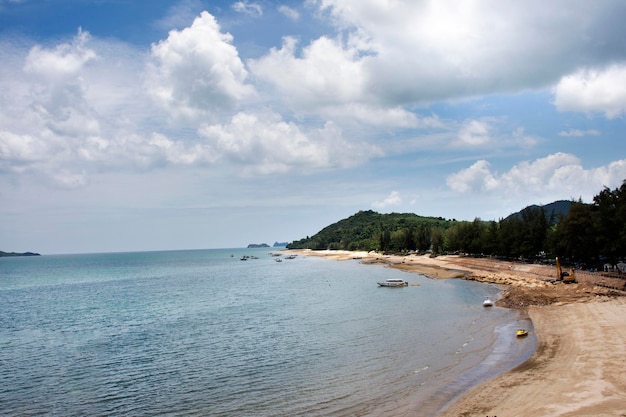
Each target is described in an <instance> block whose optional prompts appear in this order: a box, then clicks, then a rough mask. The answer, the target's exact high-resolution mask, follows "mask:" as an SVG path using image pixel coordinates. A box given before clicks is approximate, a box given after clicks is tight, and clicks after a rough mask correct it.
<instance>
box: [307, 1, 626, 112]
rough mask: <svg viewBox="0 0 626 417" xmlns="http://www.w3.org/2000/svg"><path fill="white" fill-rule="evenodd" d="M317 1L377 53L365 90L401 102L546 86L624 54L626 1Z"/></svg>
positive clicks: (354, 39)
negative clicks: (618, 52) (619, 52)
mask: <svg viewBox="0 0 626 417" xmlns="http://www.w3.org/2000/svg"><path fill="white" fill-rule="evenodd" d="M312 3H314V4H316V5H317V6H318V7H319V8H320V9H321V10H322V11H324V12H326V13H327V14H328V15H330V16H331V18H332V19H333V21H334V23H335V25H336V26H337V27H338V28H339V29H340V30H342V31H343V32H344V33H347V34H348V35H347V38H349V39H351V40H352V45H357V44H358V45H359V47H360V48H361V49H362V50H368V51H370V55H371V56H372V58H371V59H368V60H367V61H366V63H365V65H364V66H363V68H362V71H363V72H364V74H363V78H364V79H365V80H367V82H368V85H367V86H366V87H365V88H364V91H368V92H370V93H371V94H375V95H376V96H378V97H379V98H380V99H383V100H385V101H386V102H389V103H395V104H400V103H408V102H414V101H416V102H424V103H430V102H433V101H438V100H442V99H451V98H460V97H471V96H475V95H479V94H487V93H493V92H506V93H508V92H511V91H520V90H527V89H530V88H544V87H547V86H550V85H553V84H554V83H555V82H556V81H558V79H559V78H560V77H561V76H562V74H564V73H568V72H572V71H574V70H575V69H576V68H579V67H580V66H582V65H588V63H589V62H609V61H610V60H612V59H613V58H614V56H612V54H611V53H607V52H606V51H615V50H621V47H622V39H624V37H625V36H626V33H625V32H624V29H622V28H618V27H617V26H619V24H618V21H619V19H618V18H617V17H616V16H620V15H621V16H623V14H624V12H625V7H626V6H625V5H624V3H622V2H619V1H612V0H607V1H603V2H602V7H597V5H596V4H592V3H588V2H576V3H575V5H572V3H571V2H569V1H566V0H557V1H552V2H549V3H545V2H541V1H539V0H532V1H530V2H524V3H515V4H509V3H502V2H498V1H484V2H462V4H459V3H458V2H457V1H454V0H424V1H419V2H417V1H415V2H399V1H398V2H381V1H377V0H313V1H312ZM611 24H614V25H613V26H611ZM598 45H602V48H598Z"/></svg>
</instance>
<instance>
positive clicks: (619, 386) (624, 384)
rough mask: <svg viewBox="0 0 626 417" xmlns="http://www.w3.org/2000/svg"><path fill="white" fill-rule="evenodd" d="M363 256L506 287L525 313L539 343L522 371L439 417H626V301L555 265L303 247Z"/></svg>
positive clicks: (508, 302)
mask: <svg viewBox="0 0 626 417" xmlns="http://www.w3.org/2000/svg"><path fill="white" fill-rule="evenodd" d="M299 253H303V254H306V255H311V256H324V257H328V258H331V259H337V260H344V259H360V260H361V262H364V263H383V264H386V265H388V266H390V267H394V268H399V269H402V270H406V271H409V272H416V273H420V274H424V275H427V276H430V277H434V278H454V277H463V278H465V279H473V280H478V281H484V282H493V283H498V284H503V285H506V286H507V287H506V288H507V289H506V291H505V292H504V296H503V297H502V299H500V300H498V302H497V304H498V305H501V306H505V307H515V308H522V309H524V310H526V311H527V312H528V314H529V316H530V318H531V319H532V321H533V325H534V329H535V332H536V336H537V338H538V341H539V346H538V348H537V351H536V352H535V354H534V355H533V356H532V357H531V358H530V359H529V360H528V361H527V362H525V363H524V364H522V365H520V366H518V367H517V368H515V369H513V370H511V371H509V372H507V373H505V374H503V375H500V376H497V377H495V378H493V379H491V380H488V381H486V382H483V383H481V384H479V385H478V386H475V387H474V388H472V389H470V390H469V391H468V392H466V393H465V394H464V395H462V396H461V397H460V398H459V399H458V400H457V401H455V402H454V403H453V404H452V405H451V406H449V407H448V408H447V409H446V410H444V411H443V412H442V413H440V417H457V416H463V417H470V416H481V417H484V416H498V417H508V416H568V417H574V416H576V417H578V416H626V298H624V297H623V295H624V293H623V292H620V291H615V290H611V289H607V288H604V287H598V286H595V285H591V284H589V283H584V284H580V283H579V284H568V285H566V284H562V283H556V284H553V283H550V282H548V281H549V280H550V279H552V278H554V276H555V271H554V268H552V267H543V266H537V265H528V264H521V263H509V262H501V261H494V260H489V259H474V258H464V257H459V256H441V257H437V258H431V257H428V256H414V255H411V256H405V257H402V256H385V255H380V254H376V253H367V252H348V251H299Z"/></svg>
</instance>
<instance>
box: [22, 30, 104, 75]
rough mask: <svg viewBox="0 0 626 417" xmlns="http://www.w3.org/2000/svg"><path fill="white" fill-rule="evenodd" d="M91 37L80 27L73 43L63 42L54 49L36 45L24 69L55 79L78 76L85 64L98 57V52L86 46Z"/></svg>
mask: <svg viewBox="0 0 626 417" xmlns="http://www.w3.org/2000/svg"><path fill="white" fill-rule="evenodd" d="M89 39H90V35H89V33H87V32H83V31H82V30H80V29H79V31H78V35H77V36H76V37H75V38H74V40H73V42H72V43H71V44H68V43H63V44H60V45H58V46H57V47H56V48H54V49H44V48H42V47H41V46H39V45H35V46H33V47H32V49H31V50H30V52H29V53H28V56H27V57H26V63H25V65H24V71H25V72H26V73H29V74H33V75H35V76H36V77H38V78H44V79H46V80H54V81H60V80H65V79H67V78H73V77H76V76H77V74H78V73H79V72H80V71H81V69H82V68H83V66H84V65H85V64H87V63H88V62H89V61H91V60H93V59H96V58H97V54H96V53H95V52H94V51H93V50H92V49H90V48H88V47H87V46H86V44H87V43H88V42H89Z"/></svg>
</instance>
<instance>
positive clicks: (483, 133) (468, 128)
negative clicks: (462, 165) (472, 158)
mask: <svg viewBox="0 0 626 417" xmlns="http://www.w3.org/2000/svg"><path fill="white" fill-rule="evenodd" d="M489 131H490V126H489V124H488V123H487V122H485V121H481V120H468V121H466V122H465V123H463V126H461V129H460V130H459V133H458V136H457V140H456V143H455V144H456V145H458V146H471V147H476V146H485V145H488V144H489V143H490V142H491V137H490V135H489Z"/></svg>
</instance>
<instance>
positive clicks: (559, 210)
mask: <svg viewBox="0 0 626 417" xmlns="http://www.w3.org/2000/svg"><path fill="white" fill-rule="evenodd" d="M571 206H572V201H571V200H558V201H555V202H553V203H550V204H546V205H545V206H538V205H535V204H533V205H532V206H527V207H525V208H524V209H522V210H521V211H518V212H517V213H513V214H511V215H509V216H508V217H507V218H506V219H505V220H509V219H511V218H512V217H517V218H522V216H523V213H525V212H527V211H529V210H538V209H541V208H543V210H544V212H545V213H546V217H547V218H548V220H549V221H550V223H551V224H555V223H556V222H557V220H558V219H559V217H564V216H567V214H568V213H569V209H570V207H571Z"/></svg>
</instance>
